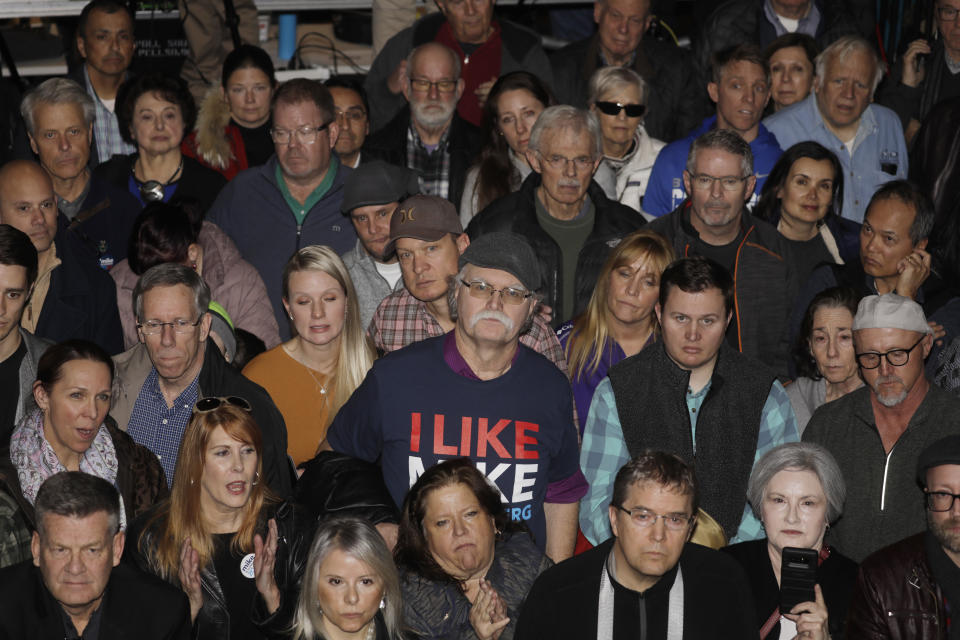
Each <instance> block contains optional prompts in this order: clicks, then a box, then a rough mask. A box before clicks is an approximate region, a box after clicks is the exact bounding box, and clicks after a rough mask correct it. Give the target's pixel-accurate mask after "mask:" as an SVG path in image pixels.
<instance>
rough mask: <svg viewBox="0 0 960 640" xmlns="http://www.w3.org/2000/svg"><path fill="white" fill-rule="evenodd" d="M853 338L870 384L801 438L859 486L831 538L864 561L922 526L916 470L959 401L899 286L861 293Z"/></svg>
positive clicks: (819, 415) (951, 429)
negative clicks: (935, 380) (932, 366)
mask: <svg viewBox="0 0 960 640" xmlns="http://www.w3.org/2000/svg"><path fill="white" fill-rule="evenodd" d="M853 342H854V348H855V349H856V358H857V365H858V366H859V367H860V375H861V376H862V377H863V381H864V382H865V383H866V384H865V385H864V386H863V387H861V388H860V389H858V390H856V391H854V392H852V393H849V394H847V395H845V396H844V397H842V398H840V399H839V400H835V401H834V402H828V403H827V404H825V405H823V406H821V407H820V408H819V409H817V411H816V412H815V413H814V414H813V417H812V418H810V422H809V423H808V424H807V428H806V430H805V431H804V432H803V439H804V441H806V442H815V443H817V444H820V445H823V446H824V447H826V448H827V449H828V450H829V451H830V453H832V454H833V456H834V457H835V458H836V459H837V462H838V463H839V464H840V469H841V470H842V471H843V476H844V480H845V481H846V483H847V486H848V487H852V488H854V491H853V492H852V493H851V495H850V496H849V497H848V498H847V502H846V506H845V507H844V510H843V518H841V519H840V521H839V522H837V523H836V524H835V525H834V526H833V527H832V528H831V529H830V530H829V531H828V532H827V542H829V543H830V544H832V545H835V546H836V547H837V548H839V549H842V550H843V553H844V554H845V555H847V556H848V557H850V558H852V559H854V560H856V561H857V562H861V561H862V560H863V559H864V558H865V557H866V556H867V555H869V554H871V553H873V552H874V551H876V550H878V549H880V548H882V547H885V546H887V545H889V544H891V543H893V542H895V541H897V540H901V539H903V538H905V537H907V536H908V535H911V534H914V533H916V532H918V531H920V530H922V529H923V526H924V509H923V504H924V501H923V500H924V499H923V494H922V493H921V491H920V488H919V487H918V486H917V483H916V482H914V470H915V469H916V466H917V460H918V457H919V456H920V454H921V452H922V451H923V450H924V449H925V448H927V447H928V446H929V445H930V444H931V443H933V442H935V441H937V440H939V439H940V438H943V437H946V436H948V435H953V434H957V433H958V432H960V400H958V399H957V398H956V397H955V396H953V395H952V394H949V393H947V392H946V391H944V390H942V389H940V388H939V387H937V386H936V385H932V384H930V382H929V381H928V380H927V377H926V374H925V372H924V367H923V361H924V359H925V358H926V357H927V356H928V355H929V354H930V348H931V346H932V342H933V335H932V330H931V329H930V326H929V325H928V324H927V319H926V317H925V316H924V313H923V309H922V308H921V307H920V305H919V304H917V303H916V302H914V301H913V300H911V299H909V298H905V297H903V296H900V295H897V294H895V293H887V294H884V295H879V296H878V295H874V296H867V297H865V298H863V299H862V300H861V301H860V306H859V308H858V309H857V315H856V317H855V318H854V320H853ZM857 637H860V636H857ZM904 637H917V636H913V635H910V634H908V635H907V636H904Z"/></svg>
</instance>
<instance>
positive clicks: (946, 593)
mask: <svg viewBox="0 0 960 640" xmlns="http://www.w3.org/2000/svg"><path fill="white" fill-rule="evenodd" d="M916 479H917V482H918V483H919V484H920V486H922V487H923V493H924V503H925V505H926V508H927V531H925V532H923V533H918V534H916V535H913V536H911V537H909V538H907V539H905V540H901V541H900V542H897V543H896V544H893V545H890V546H889V547H886V548H884V549H882V550H880V551H878V552H876V553H874V554H873V555H872V556H870V557H869V558H867V559H866V561H865V562H864V563H863V564H862V565H861V566H860V576H859V577H858V579H857V588H856V590H855V591H854V594H853V601H852V602H851V605H850V609H849V615H848V617H847V637H850V638H891V639H892V638H945V639H946V638H949V639H950V640H956V639H957V638H960V625H958V624H956V623H954V624H950V613H949V612H950V611H958V610H960V504H958V503H957V498H960V435H952V436H948V437H946V438H943V439H942V440H938V441H937V442H934V443H933V444H931V445H930V446H929V447H927V448H926V449H924V450H923V452H922V453H921V454H920V459H919V461H918V462H917V477H916Z"/></svg>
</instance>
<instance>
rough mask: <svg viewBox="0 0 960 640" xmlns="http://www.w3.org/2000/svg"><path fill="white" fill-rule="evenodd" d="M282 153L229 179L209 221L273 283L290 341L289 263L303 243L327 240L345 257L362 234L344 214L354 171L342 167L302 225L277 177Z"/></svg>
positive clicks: (281, 321) (279, 321)
mask: <svg viewBox="0 0 960 640" xmlns="http://www.w3.org/2000/svg"><path fill="white" fill-rule="evenodd" d="M276 171H277V156H275V155H274V156H271V157H270V160H268V161H267V163H266V164H265V165H262V166H259V167H252V168H250V169H247V170H246V171H243V172H241V173H240V174H238V175H237V176H236V177H235V178H234V179H233V180H231V181H230V182H229V183H227V186H226V187H224V188H223V190H222V191H221V192H220V195H219V196H218V197H217V200H216V202H214V203H213V206H212V207H210V211H209V213H208V214H207V219H208V220H210V221H211V222H213V223H214V224H216V225H217V226H219V227H220V228H221V229H223V230H224V231H225V232H226V234H227V235H228V236H230V239H231V240H233V241H234V243H235V244H236V245H237V248H238V249H240V254H241V255H243V257H244V259H245V260H246V261H247V262H249V263H250V264H252V265H253V266H254V267H256V269H257V271H259V272H260V277H261V278H263V283H264V284H265V285H266V286H267V294H268V295H269V296H270V304H271V305H273V313H274V315H275V316H276V317H277V324H278V325H279V326H280V337H281V338H282V339H283V340H289V339H290V323H289V321H288V320H287V313H286V311H284V309H283V302H281V300H280V288H281V282H280V280H281V274H282V273H283V267H284V265H285V264H286V263H287V260H289V259H290V256H291V255H293V254H294V252H296V251H297V250H299V249H300V248H301V247H306V246H309V245H312V244H325V245H327V246H329V247H331V248H333V250H334V251H336V252H337V253H338V254H339V255H343V254H344V253H346V252H347V251H350V249H352V248H353V247H354V245H355V244H356V241H357V234H356V232H355V231H354V229H353V225H352V224H351V223H350V220H349V219H347V218H346V217H345V216H344V215H343V214H342V213H340V204H341V202H343V183H344V181H345V180H346V177H347V175H349V173H350V171H351V170H350V169H347V168H345V167H344V166H343V165H342V164H338V165H337V175H336V176H335V177H334V180H333V184H332V185H331V186H330V189H329V191H327V193H326V194H325V195H324V196H323V198H322V199H321V200H320V201H319V202H317V204H315V205H314V206H313V208H312V209H310V211H308V212H307V216H306V217H305V218H304V219H303V223H302V224H298V223H297V218H296V217H295V216H294V215H293V212H292V211H291V210H290V207H289V206H288V205H287V201H286V200H285V199H284V197H283V192H281V191H280V187H279V185H277V179H276Z"/></svg>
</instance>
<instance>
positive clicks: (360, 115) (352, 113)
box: [334, 107, 367, 122]
mask: <svg viewBox="0 0 960 640" xmlns="http://www.w3.org/2000/svg"><path fill="white" fill-rule="evenodd" d="M334 113H335V114H336V117H337V120H338V121H339V120H340V119H343V120H350V121H352V122H361V121H363V120H366V119H367V112H366V111H364V110H363V109H361V108H360V107H351V108H349V109H347V110H346V111H341V110H340V109H337V110H336V111H335V112H334Z"/></svg>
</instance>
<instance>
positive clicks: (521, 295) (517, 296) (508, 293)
mask: <svg viewBox="0 0 960 640" xmlns="http://www.w3.org/2000/svg"><path fill="white" fill-rule="evenodd" d="M460 284H462V285H463V286H465V287H466V288H467V291H469V292H470V295H471V296H472V297H474V298H477V299H479V300H484V301H487V300H490V299H492V298H493V296H494V294H496V293H499V294H500V300H501V301H502V302H503V303H504V304H513V305H520V304H523V301H524V300H527V299H528V298H531V297H532V296H533V295H534V294H533V292H532V291H528V290H527V289H519V288H517V287H503V288H502V289H495V288H494V287H493V285H491V284H490V283H489V282H484V281H483V280H471V281H470V282H467V281H466V280H464V279H463V278H460ZM478 287H479V288H478ZM487 291H489V292H490V293H489V294H488V293H487Z"/></svg>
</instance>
